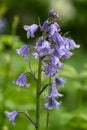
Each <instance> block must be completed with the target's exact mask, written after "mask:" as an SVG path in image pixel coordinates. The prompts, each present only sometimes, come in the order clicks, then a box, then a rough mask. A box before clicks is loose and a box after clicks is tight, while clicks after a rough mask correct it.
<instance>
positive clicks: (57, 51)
mask: <svg viewBox="0 0 87 130" xmlns="http://www.w3.org/2000/svg"><path fill="white" fill-rule="evenodd" d="M53 54H54V55H55V56H57V57H58V58H59V59H68V58H70V56H72V55H73V53H72V52H70V51H69V49H67V48H66V47H65V45H61V46H60V47H59V46H58V45H56V46H55V47H54V52H53Z"/></svg>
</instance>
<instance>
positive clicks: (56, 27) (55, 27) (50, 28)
mask: <svg viewBox="0 0 87 130" xmlns="http://www.w3.org/2000/svg"><path fill="white" fill-rule="evenodd" d="M59 31H60V26H59V25H58V24H57V22H54V23H52V24H50V25H49V26H48V36H49V38H50V37H53V36H54V34H55V33H56V32H59Z"/></svg>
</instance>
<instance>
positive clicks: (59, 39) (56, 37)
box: [53, 32, 65, 47]
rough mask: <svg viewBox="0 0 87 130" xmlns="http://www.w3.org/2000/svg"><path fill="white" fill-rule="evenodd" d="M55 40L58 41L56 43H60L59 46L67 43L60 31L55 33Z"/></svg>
mask: <svg viewBox="0 0 87 130" xmlns="http://www.w3.org/2000/svg"><path fill="white" fill-rule="evenodd" d="M53 41H54V42H56V44H57V45H58V47H60V46H62V45H64V43H65V40H64V38H63V37H62V36H61V35H60V34H59V33H58V32H56V33H55V34H54V36H53Z"/></svg>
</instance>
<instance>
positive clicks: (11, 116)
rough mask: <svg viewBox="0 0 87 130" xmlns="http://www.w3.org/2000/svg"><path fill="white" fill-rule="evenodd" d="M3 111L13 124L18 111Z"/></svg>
mask: <svg viewBox="0 0 87 130" xmlns="http://www.w3.org/2000/svg"><path fill="white" fill-rule="evenodd" d="M4 113H5V115H6V116H7V117H8V119H9V120H10V121H12V124H13V125H15V122H14V121H15V119H16V118H17V116H18V112H17V111H13V112H7V111H5V112H4Z"/></svg>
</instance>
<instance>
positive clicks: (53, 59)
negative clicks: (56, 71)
mask: <svg viewBox="0 0 87 130" xmlns="http://www.w3.org/2000/svg"><path fill="white" fill-rule="evenodd" d="M51 65H54V66H58V67H64V64H63V63H61V61H60V60H59V58H58V57H57V56H53V57H51Z"/></svg>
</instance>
